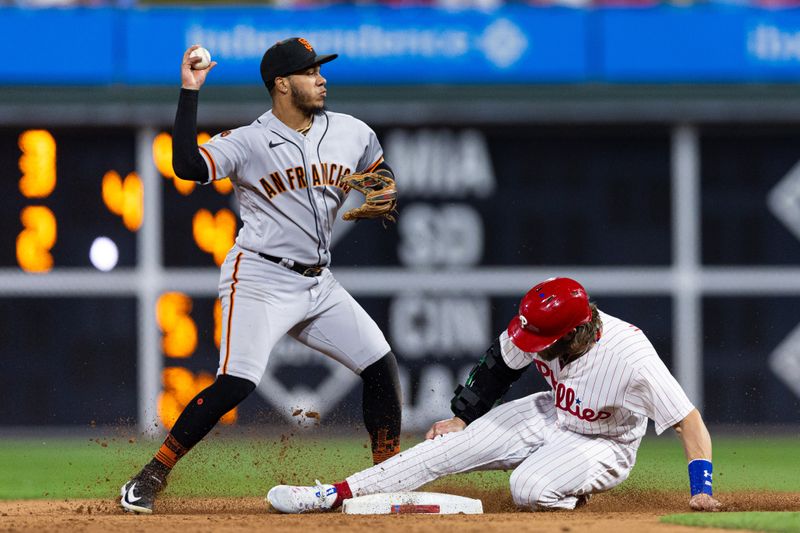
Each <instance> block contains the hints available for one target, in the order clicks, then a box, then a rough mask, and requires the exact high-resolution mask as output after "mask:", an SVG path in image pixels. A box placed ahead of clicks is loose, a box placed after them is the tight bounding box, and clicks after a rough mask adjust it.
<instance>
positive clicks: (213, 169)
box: [198, 146, 217, 181]
mask: <svg viewBox="0 0 800 533" xmlns="http://www.w3.org/2000/svg"><path fill="white" fill-rule="evenodd" d="M198 148H199V149H200V151H201V152H203V153H204V154H206V157H207V158H208V160H209V161H210V162H211V181H217V164H216V163H215V162H214V158H213V157H211V153H210V152H209V151H208V150H206V149H205V148H203V147H202V146H198Z"/></svg>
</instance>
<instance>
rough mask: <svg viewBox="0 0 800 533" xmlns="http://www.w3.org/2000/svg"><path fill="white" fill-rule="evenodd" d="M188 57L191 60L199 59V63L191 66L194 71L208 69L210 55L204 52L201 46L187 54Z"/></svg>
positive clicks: (206, 51)
mask: <svg viewBox="0 0 800 533" xmlns="http://www.w3.org/2000/svg"><path fill="white" fill-rule="evenodd" d="M189 57H190V58H192V57H199V58H200V61H198V62H197V63H194V64H193V65H192V68H193V69H194V70H205V69H207V68H208V66H209V65H211V54H210V53H209V52H208V50H206V49H205V48H203V47H202V46H201V47H199V48H196V49H195V50H192V53H191V54H189Z"/></svg>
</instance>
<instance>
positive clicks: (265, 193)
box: [201, 111, 383, 265]
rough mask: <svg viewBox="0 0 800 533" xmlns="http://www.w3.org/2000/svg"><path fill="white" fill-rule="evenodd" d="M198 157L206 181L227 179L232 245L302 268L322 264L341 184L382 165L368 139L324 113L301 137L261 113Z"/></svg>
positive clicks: (354, 122)
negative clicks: (233, 205)
mask: <svg viewBox="0 0 800 533" xmlns="http://www.w3.org/2000/svg"><path fill="white" fill-rule="evenodd" d="M201 148H202V150H201V154H202V155H203V158H204V159H205V160H206V164H207V165H208V169H209V177H210V180H214V179H220V178H223V177H225V176H228V177H229V178H230V179H231V182H232V183H233V187H234V191H235V193H236V198H237V199H238V201H239V215H240V217H241V219H242V229H241V230H240V231H239V235H238V236H237V238H236V242H237V244H238V245H239V246H240V247H242V248H244V249H246V250H251V251H254V252H261V253H265V254H268V255H272V256H275V257H286V258H289V259H292V260H293V261H296V262H299V263H303V264H307V265H327V264H329V263H330V244H331V230H332V228H333V223H334V221H335V220H336V216H337V213H338V211H339V208H340V207H341V206H342V204H343V203H344V200H345V198H346V197H347V194H348V192H349V188H348V187H347V186H345V185H344V184H343V183H342V177H343V176H346V175H348V174H350V173H355V172H365V171H369V170H372V169H374V168H375V167H377V166H378V165H379V164H380V163H381V162H382V161H383V149H382V148H381V145H380V143H379V142H378V138H377V136H376V135H375V132H374V131H372V129H370V127H369V126H367V125H366V124H364V123H363V122H362V121H360V120H358V119H356V118H354V117H351V116H349V115H345V114H342V113H333V112H330V111H325V112H324V113H323V114H321V115H317V116H315V117H314V122H313V124H312V126H311V129H310V130H309V131H308V132H307V134H306V135H303V134H301V133H298V132H297V131H295V130H293V129H291V128H289V127H288V126H286V125H285V124H284V123H283V122H281V121H280V120H278V119H277V118H276V117H275V116H274V115H273V114H272V111H267V112H266V113H264V114H263V115H261V116H260V117H259V118H258V119H256V121H255V122H253V123H252V124H250V125H248V126H243V127H241V128H237V129H235V130H231V131H230V132H224V133H222V134H219V135H217V136H215V137H214V138H213V139H211V141H209V142H208V143H206V144H204V145H203V146H202V147H201Z"/></svg>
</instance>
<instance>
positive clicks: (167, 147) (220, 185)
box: [153, 132, 233, 196]
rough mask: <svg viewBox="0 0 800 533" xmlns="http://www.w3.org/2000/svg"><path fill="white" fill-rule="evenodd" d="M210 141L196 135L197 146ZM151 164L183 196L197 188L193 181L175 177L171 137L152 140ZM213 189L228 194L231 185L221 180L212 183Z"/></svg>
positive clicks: (228, 181) (202, 135)
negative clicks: (153, 164) (170, 181)
mask: <svg viewBox="0 0 800 533" xmlns="http://www.w3.org/2000/svg"><path fill="white" fill-rule="evenodd" d="M210 140H211V135H209V134H208V133H206V132H200V133H198V134H197V144H198V145H201V144H205V143H207V142H208V141H210ZM153 162H154V163H155V165H156V168H157V169H158V171H159V172H160V173H161V175H162V176H164V178H166V179H168V180H172V184H173V185H174V186H175V190H177V191H178V192H179V193H181V194H182V195H184V196H188V195H189V194H191V193H192V191H193V190H194V189H195V187H196V186H197V183H195V182H194V181H188V180H182V179H180V178H179V177H177V176H176V175H175V169H174V168H172V135H170V134H169V133H165V132H162V133H159V134H158V135H156V136H155V138H154V139H153ZM213 185H214V189H216V191H217V192H218V193H220V194H230V193H231V191H232V190H233V185H231V182H230V180H229V179H228V178H222V179H219V180H216V181H214V182H213Z"/></svg>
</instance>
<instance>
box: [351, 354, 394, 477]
mask: <svg viewBox="0 0 800 533" xmlns="http://www.w3.org/2000/svg"><path fill="white" fill-rule="evenodd" d="M361 379H362V380H363V381H364V393H363V397H362V408H363V412H364V425H365V426H366V427H367V431H368V432H369V436H370V440H371V441H372V460H373V462H374V463H375V464H378V463H380V462H383V461H384V460H386V459H388V458H389V457H391V456H393V455H395V454H397V453H399V452H400V424H401V419H402V402H403V400H402V393H401V391H400V378H399V376H398V371H397V359H396V358H395V356H394V354H393V353H392V352H389V353H387V354H386V355H384V356H383V357H382V358H381V359H379V360H378V361H376V362H374V363H372V364H371V365H370V366H368V367H367V368H365V369H364V371H363V372H361Z"/></svg>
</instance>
